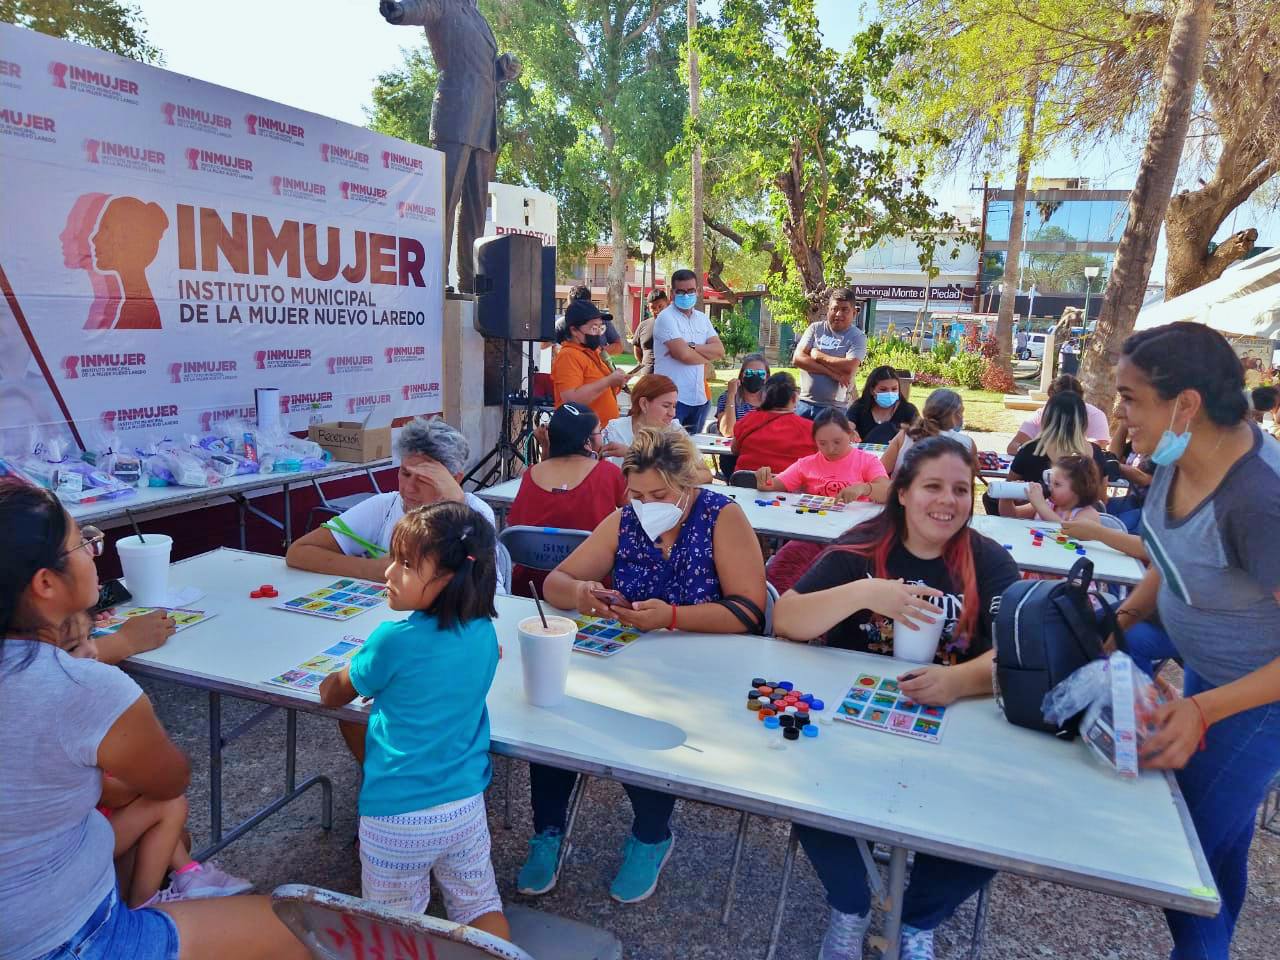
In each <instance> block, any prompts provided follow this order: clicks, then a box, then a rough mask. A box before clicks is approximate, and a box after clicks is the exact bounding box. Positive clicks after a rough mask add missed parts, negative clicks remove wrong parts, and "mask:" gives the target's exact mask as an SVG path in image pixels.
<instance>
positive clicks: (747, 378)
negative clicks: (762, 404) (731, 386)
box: [742, 370, 765, 393]
mask: <svg viewBox="0 0 1280 960" xmlns="http://www.w3.org/2000/svg"><path fill="white" fill-rule="evenodd" d="M764 381H765V375H764V371H763V370H748V371H747V372H746V373H744V374H743V375H742V388H743V389H744V390H746V391H748V392H749V393H759V392H760V391H761V390H763V389H764Z"/></svg>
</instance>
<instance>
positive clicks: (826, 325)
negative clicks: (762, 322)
mask: <svg viewBox="0 0 1280 960" xmlns="http://www.w3.org/2000/svg"><path fill="white" fill-rule="evenodd" d="M857 315H858V302H857V297H856V296H855V294H854V292H853V290H852V289H851V288H849V287H836V288H835V289H833V290H832V291H831V299H830V300H828V301H827V318H826V319H825V320H816V321H814V322H813V323H811V324H809V328H808V329H807V330H805V332H804V333H803V334H802V335H801V337H800V342H799V343H797V344H796V351H795V353H794V354H793V355H792V358H791V362H792V363H794V364H795V365H796V366H797V367H799V368H800V399H799V401H798V402H797V403H796V413H798V414H800V416H802V417H808V418H809V419H810V420H812V419H814V418H815V417H816V416H817V415H818V414H819V413H821V412H822V411H823V410H825V409H827V408H828V407H837V408H841V409H843V408H844V407H845V405H846V404H847V403H848V399H849V392H850V391H849V388H850V386H851V385H852V384H853V375H854V374H855V373H857V372H858V367H859V365H860V364H861V363H862V359H863V357H865V356H866V355H867V335H866V334H865V333H863V332H862V331H861V330H859V329H858V328H857V327H856V326H854V323H853V321H854V318H855V317H856V316H857Z"/></svg>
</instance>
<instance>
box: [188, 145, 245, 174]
mask: <svg viewBox="0 0 1280 960" xmlns="http://www.w3.org/2000/svg"><path fill="white" fill-rule="evenodd" d="M184 156H185V157H186V158H187V169H188V170H198V171H200V172H201V173H214V174H217V175H219V176H222V177H232V178H234V179H236V180H252V179H253V161H252V160H250V159H249V158H248V157H238V156H236V155H235V154H232V153H224V152H222V151H221V150H207V149H205V148H204V147H188V148H187V149H186V151H185V153H184Z"/></svg>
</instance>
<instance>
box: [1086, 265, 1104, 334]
mask: <svg viewBox="0 0 1280 960" xmlns="http://www.w3.org/2000/svg"><path fill="white" fill-rule="evenodd" d="M1101 272H1102V268H1101V267H1096V266H1089V267H1085V268H1084V329H1085V332H1086V333H1088V332H1089V294H1091V293H1092V292H1093V281H1094V280H1096V279H1097V278H1098V274H1099V273H1101Z"/></svg>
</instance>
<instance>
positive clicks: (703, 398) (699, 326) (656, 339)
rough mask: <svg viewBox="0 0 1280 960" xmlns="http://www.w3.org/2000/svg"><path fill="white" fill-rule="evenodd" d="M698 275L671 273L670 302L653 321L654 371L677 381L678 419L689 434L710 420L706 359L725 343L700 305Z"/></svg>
mask: <svg viewBox="0 0 1280 960" xmlns="http://www.w3.org/2000/svg"><path fill="white" fill-rule="evenodd" d="M697 307H698V277H697V274H695V273H694V272H693V271H692V270H677V271H676V272H675V273H673V274H671V306H669V307H667V308H666V309H665V310H663V311H662V312H661V313H660V314H658V319H657V320H655V321H654V324H653V355H654V359H653V372H654V373H658V374H661V375H663V376H665V377H670V378H671V380H672V382H673V383H675V385H676V419H677V420H679V421H680V423H681V425H682V426H683V427H684V428H685V430H687V431H688V432H689V433H690V434H694V433H700V432H701V431H702V427H703V425H704V424H705V423H706V421H707V408H708V407H709V406H710V403H709V401H708V399H707V387H706V380H705V378H704V375H703V374H704V370H705V366H706V364H707V363H709V362H711V361H713V360H719V359H720V358H721V357H723V356H724V345H723V344H722V343H721V342H720V337H719V336H717V335H716V329H715V327H713V326H712V325H711V321H710V320H708V319H707V315H706V314H705V313H703V312H702V311H701V310H699V309H698V308H697Z"/></svg>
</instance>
